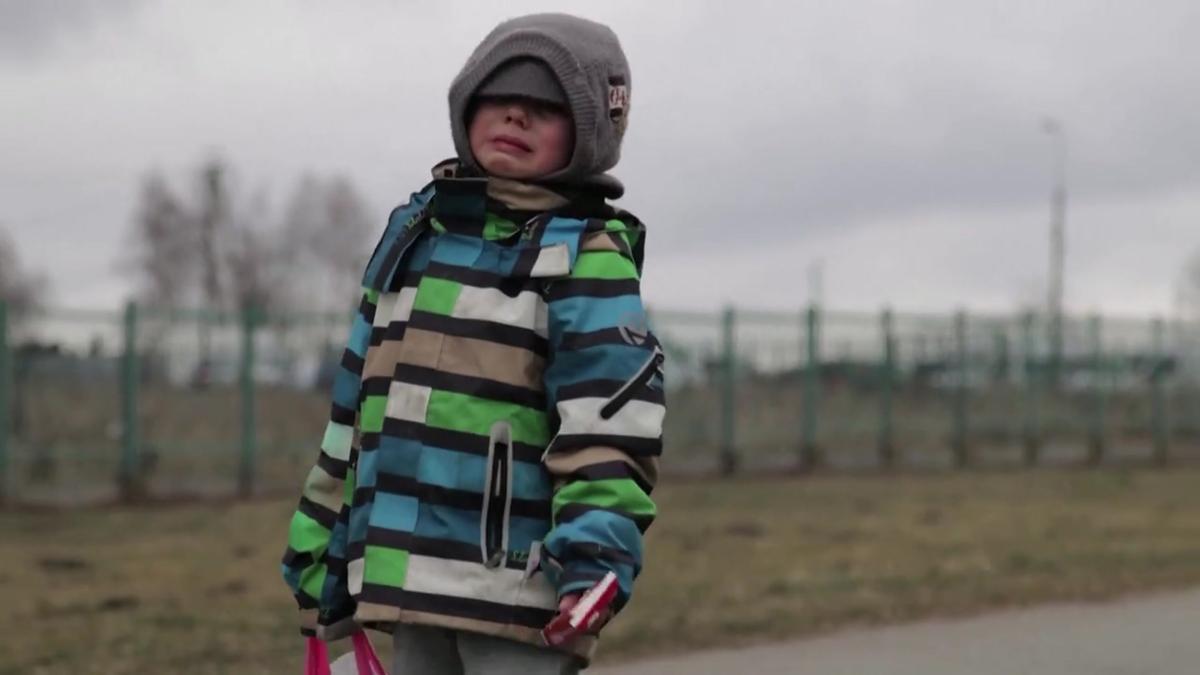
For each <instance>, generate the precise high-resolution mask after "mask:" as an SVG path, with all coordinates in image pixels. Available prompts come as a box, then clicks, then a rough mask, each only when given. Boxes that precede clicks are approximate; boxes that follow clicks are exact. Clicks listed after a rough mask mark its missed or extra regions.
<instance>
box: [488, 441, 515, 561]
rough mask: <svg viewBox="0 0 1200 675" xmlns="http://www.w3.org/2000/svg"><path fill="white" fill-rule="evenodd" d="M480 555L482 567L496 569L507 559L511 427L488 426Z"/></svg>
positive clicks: (510, 501)
mask: <svg viewBox="0 0 1200 675" xmlns="http://www.w3.org/2000/svg"><path fill="white" fill-rule="evenodd" d="M482 506H483V508H482V511H483V513H482V515H481V522H480V529H482V533H481V534H482V536H481V540H482V541H481V542H480V549H481V550H480V553H481V555H482V558H483V564H484V565H486V566H488V567H500V566H502V565H503V564H504V561H505V559H506V558H507V557H508V520H509V516H510V513H511V511H512V426H511V425H509V423H508V422H497V423H496V424H494V425H492V430H491V433H490V434H489V437H488V468H487V478H486V480H485V483H484V488H483V505H482Z"/></svg>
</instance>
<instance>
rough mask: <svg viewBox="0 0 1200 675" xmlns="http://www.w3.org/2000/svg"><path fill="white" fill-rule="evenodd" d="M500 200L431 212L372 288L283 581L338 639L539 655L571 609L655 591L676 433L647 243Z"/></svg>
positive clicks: (450, 192)
mask: <svg viewBox="0 0 1200 675" xmlns="http://www.w3.org/2000/svg"><path fill="white" fill-rule="evenodd" d="M486 190H487V188H486V180H485V179H463V178H448V179H440V180H435V181H434V183H432V184H431V185H430V186H429V187H427V188H426V189H425V190H424V191H422V192H421V193H418V194H415V195H413V197H412V200H411V201H410V202H409V203H408V204H406V205H404V206H401V207H399V208H397V209H396V210H395V211H394V212H393V213H392V215H391V217H390V219H389V222H388V225H387V229H386V231H385V233H384V235H383V237H382V239H381V241H380V243H379V246H378V247H377V248H376V251H375V253H374V255H373V256H372V258H371V261H370V263H369V264H368V267H367V270H366V273H365V275H364V281H363V287H364V290H363V295H362V301H361V305H360V308H359V310H358V313H357V316H356V317H355V319H354V322H353V326H352V328H351V332H350V338H349V344H348V345H347V348H346V350H345V354H344V356H343V359H342V367H341V370H340V372H339V375H338V377H337V378H336V381H335V384H334V391H333V410H332V414H331V418H330V421H329V424H328V427H327V429H326V432H325V436H324V440H323V442H322V444H321V451H320V454H319V455H318V458H317V461H316V464H315V466H314V467H313V468H312V470H311V472H310V473H309V476H308V479H307V481H306V483H305V486H304V492H303V496H302V497H301V499H300V504H299V507H298V509H297V510H296V512H295V514H294V516H293V518H292V522H291V527H290V532H289V540H288V548H287V551H286V553H285V556H284V560H283V574H284V577H285V579H286V580H287V582H288V584H289V586H290V587H291V588H292V590H293V592H294V593H295V596H296V598H297V600H298V602H299V604H300V607H301V610H302V612H303V614H304V615H305V623H306V625H307V628H308V629H309V630H312V629H317V630H318V632H319V634H321V635H322V636H324V637H326V638H327V639H334V638H337V637H340V636H342V635H345V634H346V633H347V632H349V631H350V630H353V628H354V626H355V625H356V624H362V625H367V626H371V627H376V628H380V629H383V630H387V629H389V628H390V627H391V625H392V624H393V623H395V622H401V623H416V624H425V625H433V626H441V627H447V628H454V629H460V630H467V631H475V632H480V633H486V634H490V635H496V636H501V637H506V638H510V639H514V640H519V641H524V642H530V643H534V644H540V640H539V635H538V631H539V629H540V628H541V627H542V626H544V625H545V624H546V623H547V622H548V621H549V620H550V619H551V618H552V616H553V615H554V613H555V611H556V608H557V599H558V597H561V596H562V595H564V594H566V593H570V592H577V591H581V590H584V589H586V588H588V587H589V586H590V585H591V584H593V583H594V582H595V581H596V580H598V579H599V578H600V577H601V576H603V574H604V573H605V572H606V571H609V570H611V571H614V572H615V573H616V574H617V576H618V578H619V581H620V589H621V590H620V593H619V597H618V600H617V606H618V608H619V607H620V606H623V605H624V604H625V603H626V602H627V601H628V599H629V597H630V594H631V592H632V585H633V580H634V578H635V577H636V576H637V574H638V572H639V570H640V569H641V566H642V534H643V533H644V532H645V530H646V528H647V527H648V526H649V525H650V522H651V521H652V520H653V519H654V516H655V505H654V503H653V502H652V501H651V499H650V496H649V495H650V491H651V489H652V487H653V486H654V483H655V481H656V479H657V473H658V455H659V454H660V451H661V447H662V421H663V415H664V413H665V401H664V395H663V382H662V361H663V354H662V350H661V349H660V347H659V345H658V342H657V340H656V339H655V337H654V336H653V335H652V334H651V333H650V331H649V330H648V328H647V317H646V313H645V310H644V309H643V306H642V301H641V297H640V294H639V275H640V266H641V251H642V250H643V235H644V231H643V227H642V226H641V224H640V223H639V222H638V221H637V220H636V219H635V218H633V217H632V216H630V215H628V214H626V213H624V212H619V211H616V210H614V209H612V208H611V207H609V206H607V205H604V204H603V201H602V200H599V201H598V203H599V204H600V205H601V206H602V207H603V208H600V209H595V208H594V207H589V208H591V210H592V211H597V210H598V211H599V212H600V215H601V217H594V216H595V214H594V213H592V214H591V215H592V216H593V217H583V216H584V215H587V214H581V213H571V210H572V208H573V207H571V206H568V207H564V208H561V209H558V210H555V211H550V212H541V213H537V212H535V213H529V212H511V211H505V209H502V208H500V209H498V208H497V205H496V203H495V202H492V201H491V200H489V199H488V197H487V192H486ZM526 216H529V217H526ZM594 642H595V640H594V639H593V638H590V637H589V638H585V639H582V640H580V641H578V642H577V643H576V644H575V645H574V646H573V647H572V651H574V652H575V653H576V654H578V655H580V656H583V657H585V658H587V657H589V656H590V654H591V651H592V649H593V647H594Z"/></svg>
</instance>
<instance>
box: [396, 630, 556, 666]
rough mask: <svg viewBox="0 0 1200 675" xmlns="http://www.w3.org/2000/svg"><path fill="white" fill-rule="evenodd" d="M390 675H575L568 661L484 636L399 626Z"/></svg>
mask: <svg viewBox="0 0 1200 675" xmlns="http://www.w3.org/2000/svg"><path fill="white" fill-rule="evenodd" d="M392 644H393V645H394V646H395V648H396V654H395V661H394V662H393V663H392V670H391V675H577V674H578V673H579V665H578V662H577V660H576V658H575V657H574V656H571V655H570V654H563V653H562V652H556V651H552V650H550V649H546V648H543V647H535V646H534V645H529V644H525V643H522V642H515V641H513V640H505V639H503V638H497V637H492V636H490V635H480V634H478V633H467V632H463V631H455V630H447V629H445V628H434V627H431V626H410V625H405V624H399V625H397V626H396V629H395V632H394V633H392Z"/></svg>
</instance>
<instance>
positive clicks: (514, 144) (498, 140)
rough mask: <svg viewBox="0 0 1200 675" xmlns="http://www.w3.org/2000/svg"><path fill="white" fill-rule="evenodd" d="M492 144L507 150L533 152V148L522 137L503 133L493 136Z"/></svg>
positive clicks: (499, 148)
mask: <svg viewBox="0 0 1200 675" xmlns="http://www.w3.org/2000/svg"><path fill="white" fill-rule="evenodd" d="M492 144H493V145H495V146H496V149H498V150H501V151H506V152H533V148H531V147H529V145H527V144H526V143H525V142H524V141H522V140H521V139H519V138H516V137H513V136H505V135H503V134H502V135H500V136H496V137H494V138H492Z"/></svg>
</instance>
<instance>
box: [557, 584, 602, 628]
mask: <svg viewBox="0 0 1200 675" xmlns="http://www.w3.org/2000/svg"><path fill="white" fill-rule="evenodd" d="M582 596H583V594H582V593H568V594H566V595H564V596H562V599H561V600H559V601H558V613H559V614H563V613H565V612H569V611H571V608H572V607H574V606H575V605H577V604H579V598H581V597H582ZM611 618H612V609H606V610H604V613H603V614H601V615H600V618H599V619H598V620H597V621H596V625H595V626H593V627H592V629H591V630H590V631H588V632H589V633H592V634H595V633H599V632H600V629H601V628H604V624H606V623H608V620H609V619H611Z"/></svg>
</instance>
